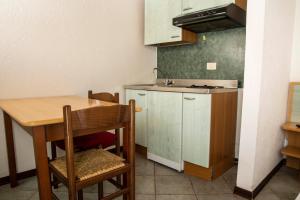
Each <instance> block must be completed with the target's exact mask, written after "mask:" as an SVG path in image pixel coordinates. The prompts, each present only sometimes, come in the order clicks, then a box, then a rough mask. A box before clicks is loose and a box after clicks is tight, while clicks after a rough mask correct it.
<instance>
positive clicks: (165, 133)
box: [126, 89, 237, 180]
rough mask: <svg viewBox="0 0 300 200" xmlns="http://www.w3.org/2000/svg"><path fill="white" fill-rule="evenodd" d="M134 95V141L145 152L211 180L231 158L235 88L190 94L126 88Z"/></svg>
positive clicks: (235, 110) (225, 166) (222, 171)
mask: <svg viewBox="0 0 300 200" xmlns="http://www.w3.org/2000/svg"><path fill="white" fill-rule="evenodd" d="M129 99H135V100H136V104H137V105H139V106H140V107H141V108H142V112H139V113H136V144H139V145H141V146H143V147H147V157H148V159H150V160H154V161H156V162H158V163H161V164H163V165H166V166H168V167H170V168H173V169H176V170H178V171H182V170H183V168H184V173H185V174H188V175H192V176H197V177H199V178H201V179H206V180H212V179H215V178H217V177H218V176H220V175H222V174H223V173H225V172H226V171H227V170H228V169H230V168H231V167H232V166H233V164H234V150H235V132H236V113H237V92H224V93H213V94H192V93H176V92H159V91H144V90H131V89H127V90H126V101H128V100H129Z"/></svg>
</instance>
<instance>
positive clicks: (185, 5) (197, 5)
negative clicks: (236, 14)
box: [182, 0, 235, 14]
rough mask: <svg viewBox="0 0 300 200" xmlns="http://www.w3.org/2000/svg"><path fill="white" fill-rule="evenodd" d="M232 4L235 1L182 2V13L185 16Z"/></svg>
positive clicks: (196, 0)
mask: <svg viewBox="0 0 300 200" xmlns="http://www.w3.org/2000/svg"><path fill="white" fill-rule="evenodd" d="M234 2H235V0H182V13H183V14H187V13H191V12H196V11H199V10H205V9H209V8H212V7H216V6H221V5H225V4H229V3H234Z"/></svg>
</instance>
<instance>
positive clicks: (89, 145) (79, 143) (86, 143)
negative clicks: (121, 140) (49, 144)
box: [56, 132, 116, 150]
mask: <svg viewBox="0 0 300 200" xmlns="http://www.w3.org/2000/svg"><path fill="white" fill-rule="evenodd" d="M115 141H116V135H115V134H113V133H110V132H100V133H94V134H90V135H84V136H80V137H76V138H74V147H75V148H76V149H80V150H87V149H93V148H98V147H99V146H101V147H102V148H104V149H105V148H107V147H110V146H113V145H114V144H115ZM56 145H57V146H58V147H59V148H60V149H63V150H65V142H64V141H63V140H61V141H58V142H56Z"/></svg>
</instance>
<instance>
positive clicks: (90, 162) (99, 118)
mask: <svg viewBox="0 0 300 200" xmlns="http://www.w3.org/2000/svg"><path fill="white" fill-rule="evenodd" d="M63 113H64V127H65V128H64V132H65V139H64V142H65V147H66V156H64V157H61V158H57V159H55V160H53V161H50V162H49V168H50V172H51V173H53V174H55V176H56V177H57V178H58V179H59V181H60V182H62V183H64V184H65V185H66V186H67V187H68V191H69V200H76V199H77V191H82V189H83V188H84V187H87V186H90V185H94V184H97V183H100V184H101V183H102V182H103V181H104V180H109V181H110V182H112V183H113V184H114V185H116V186H117V187H118V188H119V190H118V191H117V192H115V193H112V194H110V195H108V196H106V197H104V198H103V191H102V186H101V185H100V186H99V191H98V195H99V199H102V200H110V199H113V198H116V197H118V196H121V195H123V198H124V199H129V200H133V199H134V195H135V189H134V188H135V181H134V176H135V173H134V163H135V157H134V156H135V155H134V152H135V145H134V138H135V101H134V100H130V102H129V106H127V105H114V106H101V107H95V108H89V109H84V110H78V111H71V106H64V108H63ZM120 128H123V157H120V156H117V155H115V154H112V153H110V152H108V151H105V150H103V149H90V150H87V151H81V152H77V153H74V144H73V137H77V136H82V135H88V134H91V133H94V132H101V131H107V130H112V129H120ZM118 175H123V181H122V183H121V184H118V183H117V182H116V181H114V180H113V179H112V178H113V177H115V176H118ZM53 198H54V199H58V198H57V197H56V196H55V195H54V194H53ZM78 199H83V195H82V192H81V193H80V192H79V194H78Z"/></svg>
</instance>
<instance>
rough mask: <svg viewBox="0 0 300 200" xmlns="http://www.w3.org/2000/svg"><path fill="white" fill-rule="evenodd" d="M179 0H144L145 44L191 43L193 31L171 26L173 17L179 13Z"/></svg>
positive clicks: (193, 39) (193, 35)
mask: <svg viewBox="0 0 300 200" xmlns="http://www.w3.org/2000/svg"><path fill="white" fill-rule="evenodd" d="M181 8H182V1H181V0H165V1H161V0H145V41H144V43H145V45H157V46H169V45H174V44H192V43H195V42H196V41H197V36H196V34H195V33H193V32H190V31H187V30H184V29H182V28H178V27H176V26H173V24H172V20H173V18H174V17H176V16H178V15H181Z"/></svg>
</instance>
